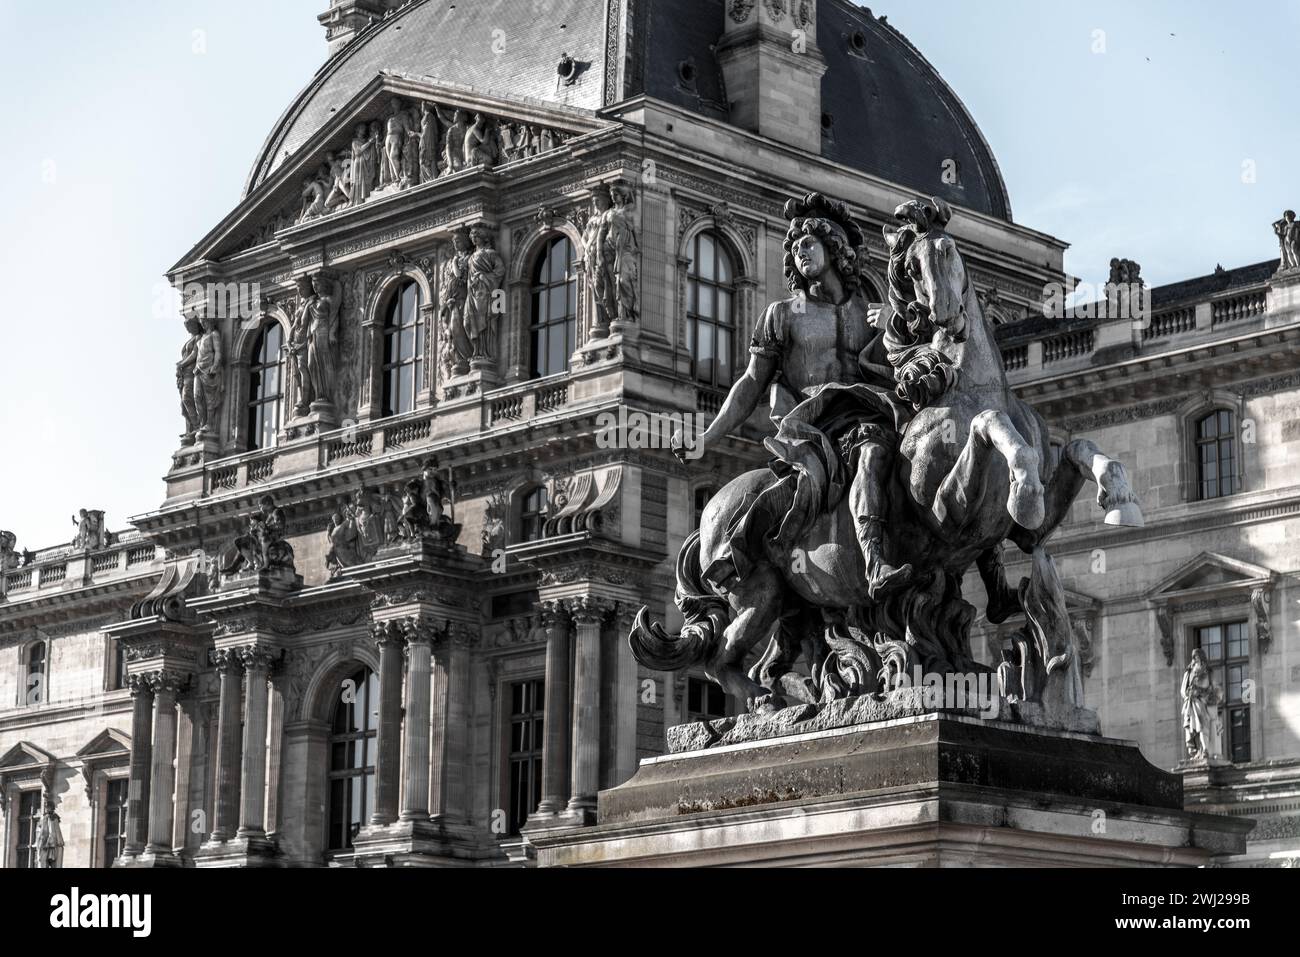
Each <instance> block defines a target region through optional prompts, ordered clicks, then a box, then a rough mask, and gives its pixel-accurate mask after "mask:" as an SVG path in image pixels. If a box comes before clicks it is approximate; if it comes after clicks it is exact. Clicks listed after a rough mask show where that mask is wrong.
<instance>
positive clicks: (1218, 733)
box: [1180, 648, 1223, 761]
mask: <svg viewBox="0 0 1300 957" xmlns="http://www.w3.org/2000/svg"><path fill="white" fill-rule="evenodd" d="M1180 691H1181V693H1182V698H1183V734H1184V736H1185V739H1186V745H1187V756H1188V757H1189V758H1191V759H1192V760H1193V761H1195V760H1198V759H1206V758H1217V757H1219V756H1220V754H1219V750H1220V744H1219V742H1220V741H1221V740H1222V735H1223V729H1222V727H1221V725H1220V723H1219V716H1218V708H1219V702H1220V700H1221V699H1220V692H1219V689H1218V688H1217V687H1215V685H1214V682H1213V680H1212V678H1211V675H1210V667H1209V665H1208V664H1207V663H1206V661H1205V655H1204V654H1203V653H1202V651H1201V649H1200V648H1197V649H1195V650H1194V651H1193V652H1192V660H1191V661H1190V662H1188V664H1187V670H1186V671H1185V672H1183V682H1182V687H1181V689H1180Z"/></svg>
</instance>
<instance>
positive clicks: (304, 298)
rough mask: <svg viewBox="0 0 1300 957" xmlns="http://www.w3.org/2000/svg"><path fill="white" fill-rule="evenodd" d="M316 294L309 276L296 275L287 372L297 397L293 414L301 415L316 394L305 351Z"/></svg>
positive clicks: (306, 411)
mask: <svg viewBox="0 0 1300 957" xmlns="http://www.w3.org/2000/svg"><path fill="white" fill-rule="evenodd" d="M315 298H316V294H315V293H314V292H313V291H312V281H311V277H310V276H299V277H298V305H297V307H296V308H295V309H294V312H293V322H292V324H291V326H290V328H289V349H288V353H289V374H290V376H291V377H292V378H293V385H294V394H295V396H296V397H297V398H296V401H295V405H294V414H295V415H299V416H303V415H306V414H307V413H308V412H309V411H310V409H311V404H312V402H313V401H314V400H315V398H316V395H315V392H314V391H313V389H312V381H311V375H310V374H309V373H308V371H307V352H308V349H309V347H310V346H309V343H310V340H311V313H312V309H311V306H312V303H313V301H314V300H315Z"/></svg>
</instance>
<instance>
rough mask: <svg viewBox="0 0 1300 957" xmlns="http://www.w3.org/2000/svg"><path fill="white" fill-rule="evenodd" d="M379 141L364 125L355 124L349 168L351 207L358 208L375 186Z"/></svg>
mask: <svg viewBox="0 0 1300 957" xmlns="http://www.w3.org/2000/svg"><path fill="white" fill-rule="evenodd" d="M378 149H379V140H378V137H377V136H376V135H375V134H374V133H373V131H372V130H371V128H370V126H369V125H368V124H366V123H359V124H357V130H356V134H355V135H354V136H353V137H352V163H351V166H350V167H349V180H350V182H349V192H348V199H349V200H350V201H351V204H352V205H353V206H360V205H361V204H362V203H364V202H365V201H366V200H367V199H369V198H370V191H371V190H372V189H374V186H375V173H376V166H377V160H378V155H377V153H378Z"/></svg>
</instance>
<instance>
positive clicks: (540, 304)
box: [531, 236, 578, 379]
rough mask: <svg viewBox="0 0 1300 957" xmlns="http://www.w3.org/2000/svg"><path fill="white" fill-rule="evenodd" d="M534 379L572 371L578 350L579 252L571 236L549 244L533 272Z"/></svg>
mask: <svg viewBox="0 0 1300 957" xmlns="http://www.w3.org/2000/svg"><path fill="white" fill-rule="evenodd" d="M531 332H532V342H533V345H532V354H533V358H532V376H533V378H534V379H541V378H544V377H546V376H548V375H559V374H560V373H561V372H566V371H568V368H569V357H570V356H572V355H573V352H574V350H575V349H577V348H578V271H577V251H576V250H575V249H574V247H573V242H572V241H571V240H570V239H569V238H568V237H567V236H556V237H555V238H554V239H552V240H550V241H549V242H548V243H547V244H546V249H545V250H543V251H542V254H541V255H540V256H539V257H538V259H537V268H536V269H534V270H533V305H532V327H531Z"/></svg>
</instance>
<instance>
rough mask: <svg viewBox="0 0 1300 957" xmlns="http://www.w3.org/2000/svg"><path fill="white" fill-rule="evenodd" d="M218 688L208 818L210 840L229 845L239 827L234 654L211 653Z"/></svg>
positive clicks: (238, 665) (237, 667)
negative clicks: (213, 792) (212, 804)
mask: <svg viewBox="0 0 1300 957" xmlns="http://www.w3.org/2000/svg"><path fill="white" fill-rule="evenodd" d="M212 663H213V665H215V666H216V669H217V675H218V678H219V680H220V682H221V684H220V700H219V703H218V705H217V774H216V778H217V806H216V810H215V813H214V814H213V816H212V840H213V841H214V842H217V841H229V840H230V839H232V838H233V837H234V836H235V833H236V831H237V830H238V826H239V785H240V780H239V779H240V775H241V773H242V768H241V760H240V750H241V743H242V742H241V740H240V737H241V722H240V714H239V711H240V695H241V689H240V681H241V672H242V671H243V661H242V659H241V656H240V654H239V652H238V651H234V650H227V651H214V652H213V653H212Z"/></svg>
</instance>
